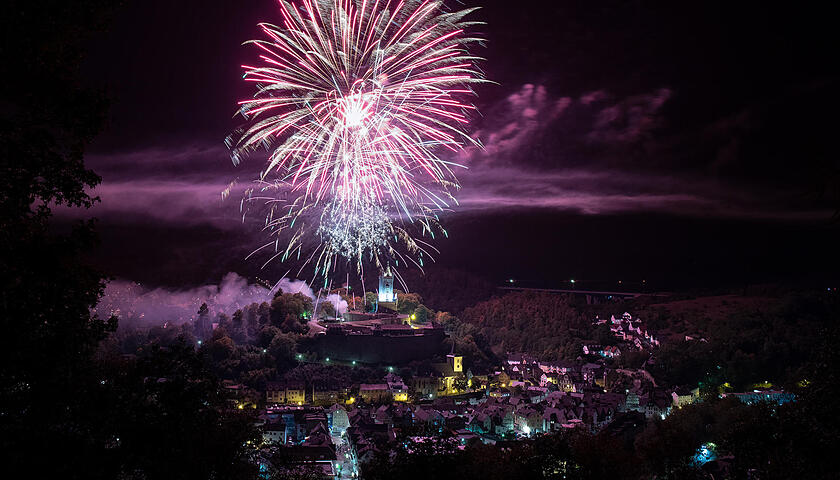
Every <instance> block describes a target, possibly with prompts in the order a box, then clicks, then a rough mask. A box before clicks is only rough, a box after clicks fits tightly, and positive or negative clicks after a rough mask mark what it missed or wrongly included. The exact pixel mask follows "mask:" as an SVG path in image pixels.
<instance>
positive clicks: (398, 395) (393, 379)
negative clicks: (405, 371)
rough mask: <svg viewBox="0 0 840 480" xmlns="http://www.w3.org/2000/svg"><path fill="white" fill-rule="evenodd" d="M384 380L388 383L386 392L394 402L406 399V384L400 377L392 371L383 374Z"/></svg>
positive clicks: (405, 400)
mask: <svg viewBox="0 0 840 480" xmlns="http://www.w3.org/2000/svg"><path fill="white" fill-rule="evenodd" d="M385 381H386V382H387V384H388V392H389V393H390V395H391V398H393V399H394V401H395V402H407V401H408V386H407V385H406V384H405V382H403V379H402V378H400V377H398V376H397V375H394V374H393V373H389V374H388V375H385Z"/></svg>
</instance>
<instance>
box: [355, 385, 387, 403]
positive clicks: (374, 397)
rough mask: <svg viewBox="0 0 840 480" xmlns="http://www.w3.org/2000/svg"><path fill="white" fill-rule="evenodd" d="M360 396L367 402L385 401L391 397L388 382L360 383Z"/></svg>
mask: <svg viewBox="0 0 840 480" xmlns="http://www.w3.org/2000/svg"><path fill="white" fill-rule="evenodd" d="M359 397H360V398H361V399H362V400H364V401H365V402H367V403H378V402H385V401H388V400H389V399H390V398H391V392H390V390H389V389H388V384H387V383H363V384H361V385H359Z"/></svg>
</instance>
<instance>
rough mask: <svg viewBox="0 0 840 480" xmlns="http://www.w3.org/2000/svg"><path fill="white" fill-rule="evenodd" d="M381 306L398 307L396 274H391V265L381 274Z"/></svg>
mask: <svg viewBox="0 0 840 480" xmlns="http://www.w3.org/2000/svg"><path fill="white" fill-rule="evenodd" d="M378 301H379V306H380V307H385V308H390V309H391V310H396V309H397V294H395V293H394V275H393V274H391V267H390V266H389V267H388V268H387V269H386V270H385V272H383V273H382V274H381V275H379V297H378Z"/></svg>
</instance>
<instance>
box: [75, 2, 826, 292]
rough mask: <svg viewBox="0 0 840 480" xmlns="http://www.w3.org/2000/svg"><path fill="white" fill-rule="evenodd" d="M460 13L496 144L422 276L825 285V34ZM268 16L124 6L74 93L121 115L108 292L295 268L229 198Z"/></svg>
mask: <svg viewBox="0 0 840 480" xmlns="http://www.w3.org/2000/svg"><path fill="white" fill-rule="evenodd" d="M464 3H465V4H466V5H473V4H474V5H480V6H482V7H483V8H482V9H481V10H479V11H478V12H477V13H475V14H474V18H476V19H478V20H482V21H485V22H487V25H486V26H485V28H483V29H482V30H481V31H482V32H483V33H484V35H485V37H486V38H487V45H486V48H484V49H481V50H480V51H479V52H478V53H479V54H480V55H482V56H483V57H485V58H486V59H487V60H486V62H485V63H484V64H483V65H482V67H483V69H484V70H485V72H486V74H487V77H488V78H489V79H490V80H492V81H493V82H496V83H495V84H488V85H485V86H482V87H481V88H480V89H479V95H480V96H479V97H478V99H477V100H476V104H477V106H478V107H479V109H480V111H481V113H482V116H481V117H480V118H477V119H476V120H475V122H474V128H473V131H474V132H475V134H476V136H477V137H478V138H480V139H481V140H482V142H484V144H485V147H486V148H485V150H484V151H479V150H469V151H467V152H465V153H464V154H462V155H460V156H459V157H458V158H457V160H458V161H460V162H462V163H464V164H465V165H467V166H468V167H469V169H468V170H463V171H460V172H456V173H458V176H459V178H460V180H461V183H462V185H463V189H462V190H461V192H460V194H459V195H458V198H459V200H460V202H461V205H460V207H458V208H457V209H456V211H455V212H453V213H450V214H447V215H446V216H445V217H444V219H443V221H444V225H445V226H446V227H447V229H448V231H449V233H450V236H449V238H448V239H442V240H439V241H437V242H436V245H437V246H438V248H439V249H440V250H441V253H440V254H439V255H438V256H437V260H438V267H431V268H432V269H434V268H441V267H445V268H447V269H461V270H468V271H470V272H472V273H475V274H477V275H479V276H484V277H486V278H488V279H490V280H491V281H494V282H498V283H501V281H502V280H503V279H506V278H509V277H514V278H516V279H518V280H521V281H523V282H528V283H530V284H533V285H540V286H559V285H562V284H563V283H564V282H565V281H567V280H568V279H570V278H576V279H578V280H580V281H583V282H590V284H591V285H593V286H594V285H598V286H609V285H617V281H618V280H623V281H624V282H625V285H627V284H630V285H633V284H634V283H638V282H640V281H641V280H642V279H645V280H647V283H646V284H647V285H649V286H650V287H648V288H660V289H672V288H683V287H722V286H740V285H743V284H751V283H762V282H775V281H782V282H791V283H800V284H808V285H815V286H818V285H823V284H825V285H826V286H827V285H829V284H831V285H834V283H832V282H835V281H836V280H837V272H839V271H840V255H838V253H837V245H840V225H838V222H836V221H832V215H833V214H835V212H836V211H837V208H838V205H840V202H838V198H837V196H836V195H835V196H833V197H832V196H831V194H830V192H831V189H832V188H835V189H836V188H838V182H840V180H838V175H839V174H838V170H840V164H838V157H837V154H836V152H835V146H834V145H835V143H836V132H835V126H836V124H837V120H836V112H837V111H838V106H840V105H838V94H837V92H838V76H837V70H836V65H835V63H836V58H835V57H836V52H834V50H833V48H832V47H831V45H835V44H837V39H836V38H834V37H836V36H837V34H836V29H835V28H833V26H832V25H831V24H830V23H829V22H830V21H831V19H830V18H829V17H828V16H826V15H824V14H820V13H819V12H817V11H809V10H808V9H805V8H802V9H798V10H797V11H792V10H790V9H787V8H785V9H782V8H779V9H774V7H771V6H770V5H769V3H767V2H714V1H709V2H692V3H691V4H688V3H686V2H635V1H629V2H628V1H605V2H565V1H556V0H555V1H534V0H520V1H517V2H507V1H504V2H503V1H496V0H494V1H489V0H484V1H469V2H464ZM734 3H737V4H738V5H733V4H734ZM676 4H680V5H676ZM452 5H453V6H457V5H458V4H456V2H452ZM276 12H277V9H276V5H275V4H274V2H273V1H272V0H248V1H236V2H234V1H227V2H212V1H202V2H198V1H191V0H183V1H178V2H171V1H166V2H164V1H157V0H148V1H144V2H138V1H134V2H126V5H125V6H124V7H123V8H122V9H121V10H119V11H118V12H117V16H116V18H115V21H114V22H113V23H112V25H111V26H110V28H109V31H107V32H106V33H104V34H102V35H100V36H99V37H98V38H97V39H96V41H95V42H94V43H93V44H92V45H91V46H90V53H89V56H88V58H87V60H86V64H85V71H84V74H85V77H86V78H87V79H88V81H89V82H90V84H91V85H94V86H99V87H102V88H104V89H105V90H106V91H107V93H108V95H109V97H110V98H111V101H112V106H111V111H110V122H109V126H108V128H107V129H106V131H104V132H103V133H102V134H101V135H100V136H99V138H98V139H97V140H96V141H95V142H94V144H93V145H92V146H91V148H90V150H89V153H88V155H87V164H88V166H89V167H91V168H93V169H94V170H95V171H96V172H97V173H99V174H100V175H101V176H102V177H103V183H102V185H101V186H100V187H99V188H98V189H97V193H98V194H99V195H100V196H101V198H102V202H101V204H100V205H98V206H97V207H96V208H95V209H94V211H93V214H94V215H95V216H96V217H98V218H99V219H100V222H99V230H100V233H101V235H102V244H101V247H100V248H99V250H98V251H97V253H96V255H95V260H96V262H97V263H98V264H100V265H101V266H102V267H103V268H104V269H105V270H106V272H107V273H109V274H110V275H113V276H115V277H119V278H124V279H128V280H137V281H142V282H144V283H146V284H150V285H165V286H169V287H187V286H192V285H197V284H204V283H217V282H219V280H220V279H221V278H222V277H223V275H224V274H225V273H227V272H230V271H235V272H238V273H240V274H243V275H245V276H248V277H253V276H255V275H259V276H261V277H263V278H269V279H273V280H277V279H279V278H280V276H282V275H283V274H284V273H285V272H286V271H287V270H288V268H289V266H287V265H283V264H280V263H275V264H272V265H270V266H269V267H267V268H266V270H265V271H262V272H261V271H260V267H261V265H262V261H260V260H248V261H246V260H245V259H244V257H245V256H246V255H247V254H248V253H249V252H250V251H251V250H253V249H254V248H256V247H258V246H259V245H261V244H262V243H261V242H262V241H263V240H264V238H265V237H264V234H262V233H260V232H259V230H258V228H257V226H256V225H255V223H258V221H259V218H257V219H252V220H246V222H245V223H243V222H242V219H241V218H240V216H239V203H238V198H232V199H228V200H227V201H224V202H223V201H222V200H221V195H220V192H221V191H222V190H223V189H224V188H225V187H226V186H227V185H228V183H229V182H231V181H232V180H235V179H237V178H239V179H242V180H245V181H247V180H248V179H250V178H253V177H254V174H255V173H256V172H257V171H258V170H259V169H260V167H261V161H260V159H259V158H257V157H255V158H252V159H250V160H246V161H245V162H244V163H243V164H242V165H240V166H239V167H234V166H233V165H232V162H231V160H230V155H229V153H228V151H227V150H226V148H225V146H224V144H223V140H224V138H225V136H226V135H228V134H229V133H230V132H231V131H232V130H233V129H234V128H236V127H237V126H239V125H240V124H241V120H240V119H238V118H234V112H235V110H236V102H237V100H239V99H242V98H246V97H247V96H248V95H249V94H250V89H249V85H246V84H245V82H243V81H242V79H241V73H242V72H241V68H240V65H241V64H242V63H246V62H249V61H251V60H252V59H253V58H254V56H255V55H254V50H253V48H249V47H248V46H242V45H241V43H242V42H244V41H246V40H249V39H252V38H256V37H257V36H258V29H257V26H256V24H257V23H258V22H260V21H267V22H277V21H278V18H277V15H276ZM826 192H828V194H826ZM63 215H67V213H66V212H64V213H63ZM584 284H585V283H584Z"/></svg>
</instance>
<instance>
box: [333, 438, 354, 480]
mask: <svg viewBox="0 0 840 480" xmlns="http://www.w3.org/2000/svg"><path fill="white" fill-rule="evenodd" d="M331 437H332V441H333V444H335V456H336V457H338V460H336V462H335V463H336V465H335V469H336V470H339V467H340V472H341V475H339V477H338V478H339V479H341V480H352V479H358V478H359V468H358V465H357V464H356V457H355V456H353V452H352V451H351V449H350V445H349V443H348V442H347V436H346V435H331Z"/></svg>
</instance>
